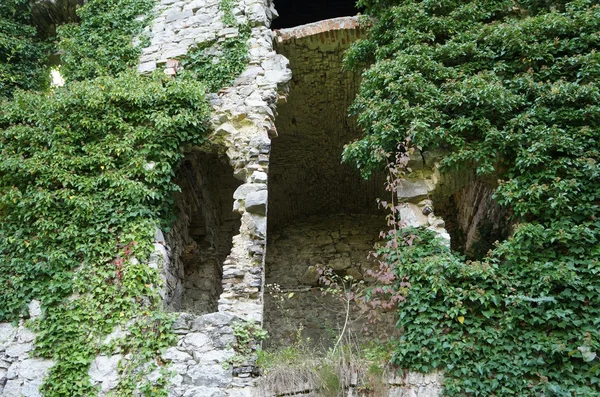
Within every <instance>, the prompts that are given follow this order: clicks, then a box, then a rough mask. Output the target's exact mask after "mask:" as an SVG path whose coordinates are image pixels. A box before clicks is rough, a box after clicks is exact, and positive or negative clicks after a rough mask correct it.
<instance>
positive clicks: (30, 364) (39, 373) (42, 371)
mask: <svg viewBox="0 0 600 397" xmlns="http://www.w3.org/2000/svg"><path fill="white" fill-rule="evenodd" d="M53 365H54V362H53V361H52V360H43V359H39V358H31V359H27V360H24V361H23V362H22V363H21V366H20V368H19V377H20V378H23V379H28V380H33V379H40V380H41V379H43V378H44V376H46V374H47V373H48V370H49V369H50V368H51V367H52V366H53Z"/></svg>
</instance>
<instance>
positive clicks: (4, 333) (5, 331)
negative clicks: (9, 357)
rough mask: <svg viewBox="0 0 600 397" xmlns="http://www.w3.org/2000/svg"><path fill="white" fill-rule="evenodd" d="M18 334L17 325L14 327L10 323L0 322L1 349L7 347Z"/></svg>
mask: <svg viewBox="0 0 600 397" xmlns="http://www.w3.org/2000/svg"><path fill="white" fill-rule="evenodd" d="M16 335H17V328H16V327H13V326H12V324H10V323H0V351H2V350H4V349H6V347H7V346H8V345H9V344H10V343H12V341H13V339H14V338H15V336H16Z"/></svg>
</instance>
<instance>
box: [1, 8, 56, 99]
mask: <svg viewBox="0 0 600 397" xmlns="http://www.w3.org/2000/svg"><path fill="white" fill-rule="evenodd" d="M30 18H31V10H30V8H29V3H28V1H27V0H3V1H2V7H0V100H2V99H4V98H10V97H11V96H12V93H13V91H14V90H15V89H17V88H19V89H23V90H37V89H41V88H44V87H45V86H46V85H47V84H48V74H47V71H46V68H45V67H44V61H45V60H44V57H45V54H44V45H43V44H42V43H40V42H39V41H37V40H36V39H35V35H36V31H35V28H34V27H33V26H31V24H30V22H31V21H30Z"/></svg>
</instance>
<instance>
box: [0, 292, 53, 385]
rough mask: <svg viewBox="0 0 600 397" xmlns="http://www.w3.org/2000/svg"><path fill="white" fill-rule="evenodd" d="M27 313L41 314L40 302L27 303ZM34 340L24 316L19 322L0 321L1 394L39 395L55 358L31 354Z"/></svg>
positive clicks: (33, 315)
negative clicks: (31, 355)
mask: <svg viewBox="0 0 600 397" xmlns="http://www.w3.org/2000/svg"><path fill="white" fill-rule="evenodd" d="M29 314H30V317H31V318H32V319H35V318H36V317H37V316H39V315H40V314H41V310H40V306H39V302H37V301H32V302H31V303H30V304H29ZM34 340H35V334H34V333H33V332H31V331H30V330H29V329H27V328H26V327H25V326H24V322H23V320H21V321H20V322H19V324H18V325H13V324H10V323H0V396H4V397H18V396H26V397H38V396H40V392H39V390H38V389H39V386H40V385H41V384H42V382H43V379H44V377H45V376H46V374H47V373H48V370H49V369H50V368H51V367H52V365H54V362H52V361H51V360H46V359H41V358H35V357H30V353H31V351H32V350H33V343H34Z"/></svg>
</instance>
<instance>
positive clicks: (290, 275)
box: [265, 18, 389, 348]
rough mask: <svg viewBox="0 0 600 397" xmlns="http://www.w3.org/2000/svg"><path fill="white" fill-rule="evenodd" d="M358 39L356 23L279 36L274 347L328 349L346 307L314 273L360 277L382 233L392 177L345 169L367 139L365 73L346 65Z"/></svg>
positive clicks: (273, 162)
mask: <svg viewBox="0 0 600 397" xmlns="http://www.w3.org/2000/svg"><path fill="white" fill-rule="evenodd" d="M359 36H360V31H359V30H358V27H357V23H356V18H337V19H333V20H327V21H321V22H318V23H313V24H309V25H305V26H300V27H297V28H292V29H283V30H281V31H279V32H278V45H277V50H278V52H279V53H280V54H282V55H284V56H285V57H286V58H287V59H289V61H290V68H291V69H292V73H293V78H292V81H291V86H290V93H289V96H288V98H287V103H285V104H280V105H279V106H278V116H277V118H276V120H275V125H276V127H277V131H278V136H277V137H276V138H274V139H273V140H272V144H271V158H270V165H269V205H268V240H267V252H266V265H265V271H266V284H267V288H266V293H265V327H266V329H267V330H268V331H269V333H270V334H271V338H270V339H269V341H268V343H270V344H271V345H278V344H286V343H289V342H290V341H292V340H293V339H294V338H296V337H298V335H297V332H298V330H299V329H301V330H302V331H301V337H302V338H310V339H311V343H312V344H314V345H315V346H322V347H323V348H327V347H328V346H331V345H332V343H333V342H334V341H335V336H336V334H337V333H338V332H339V329H341V327H342V326H343V322H344V317H345V309H344V308H343V305H342V302H340V301H337V300H336V299H335V298H332V297H323V296H322V294H321V290H320V288H319V282H318V274H317V273H316V271H315V266H317V265H322V266H324V267H328V268H331V269H333V270H334V271H335V272H336V273H337V274H339V275H341V276H346V275H349V276H352V277H353V278H354V279H355V280H362V279H363V278H365V277H366V276H367V274H366V273H367V270H368V268H370V267H372V266H373V263H372V262H371V261H369V260H368V259H367V256H368V253H369V251H370V250H371V249H372V248H373V244H374V242H375V241H376V240H377V239H378V236H379V232H380V231H381V230H383V229H384V228H385V226H386V225H385V218H384V214H383V212H382V211H380V210H379V209H378V206H377V201H376V199H377V198H382V199H385V198H386V196H387V195H389V192H386V191H385V189H384V181H385V178H384V176H383V175H376V176H375V177H373V178H371V179H370V180H368V181H367V180H364V179H363V178H362V177H361V176H360V173H359V172H358V170H357V169H355V168H354V167H352V166H350V165H349V164H343V163H341V158H342V151H343V147H344V145H345V144H347V143H349V142H351V141H352V140H354V139H356V138H358V137H359V136H360V134H361V131H360V129H359V128H358V126H357V125H356V122H355V120H353V119H352V118H350V117H348V111H347V109H348V107H349V106H350V104H351V103H352V101H353V99H354V96H355V94H356V91H357V89H358V86H359V81H360V76H359V75H357V74H355V73H353V72H349V71H344V70H343V68H342V64H343V56H344V50H345V49H346V48H347V47H348V46H349V45H350V43H351V42H352V41H354V40H355V39H356V38H357V37H359Z"/></svg>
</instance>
